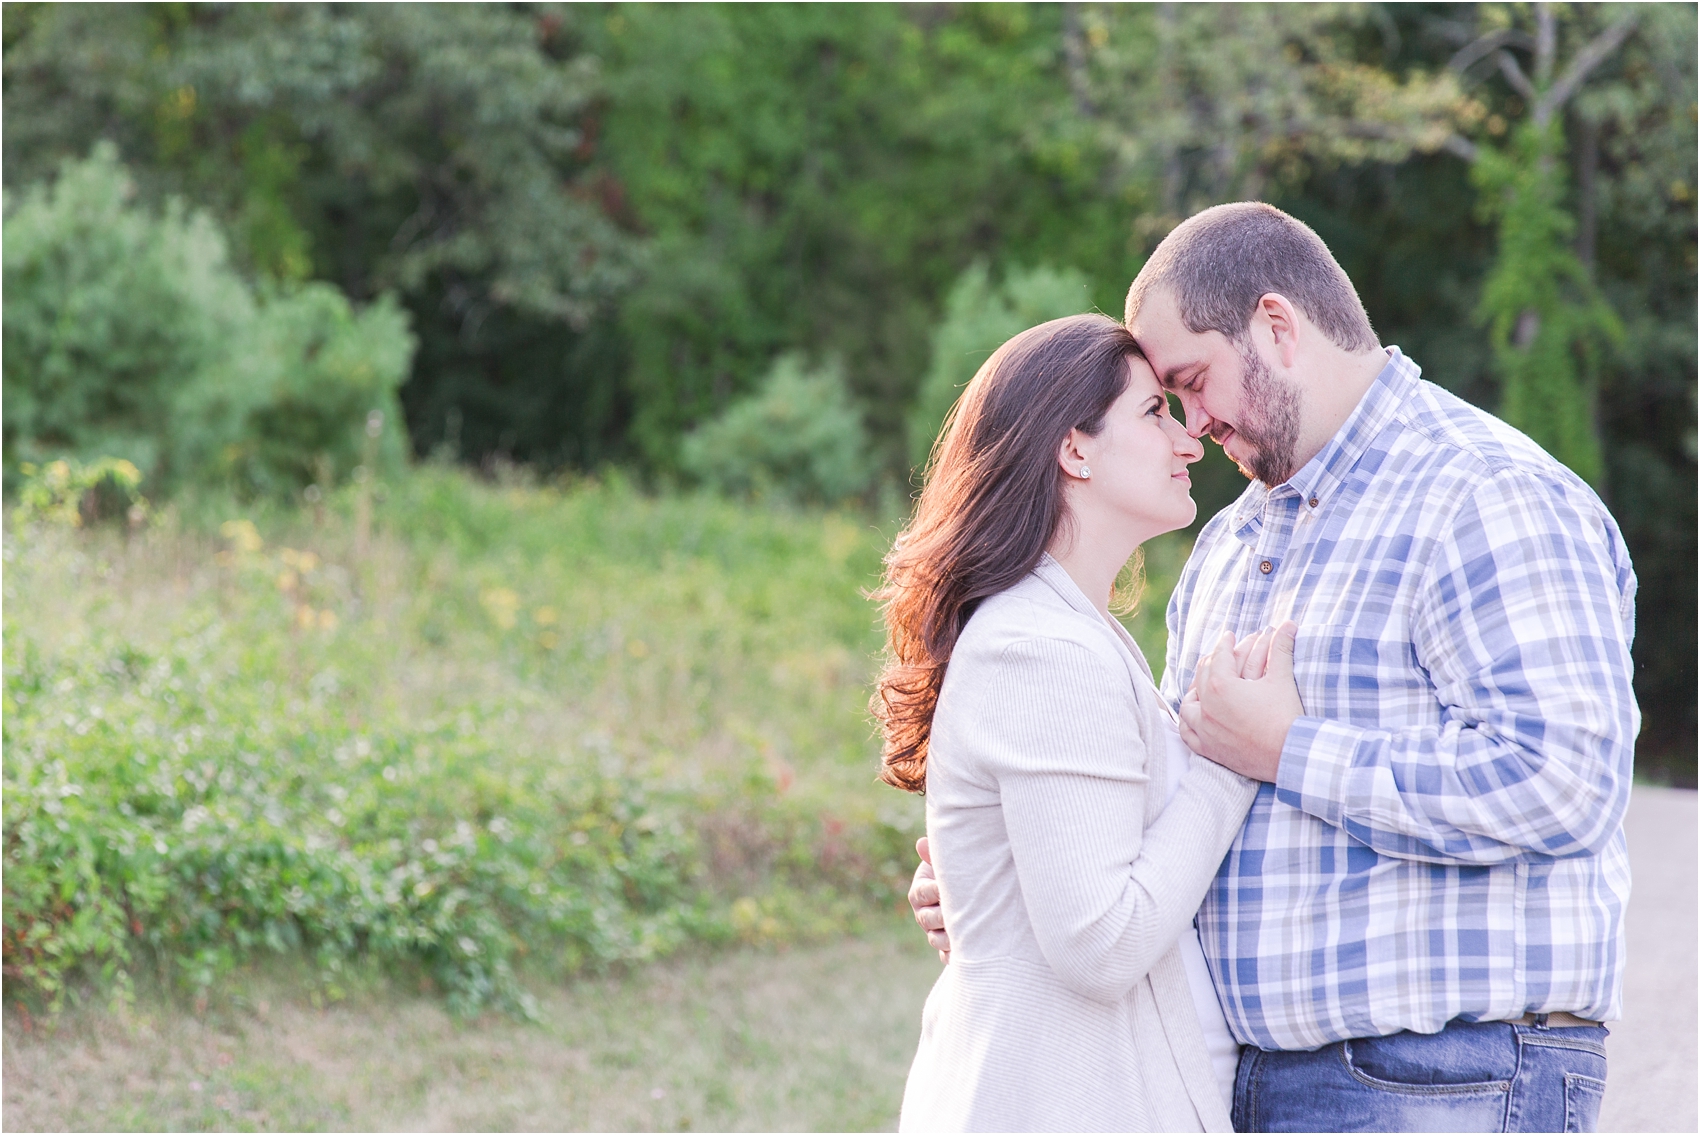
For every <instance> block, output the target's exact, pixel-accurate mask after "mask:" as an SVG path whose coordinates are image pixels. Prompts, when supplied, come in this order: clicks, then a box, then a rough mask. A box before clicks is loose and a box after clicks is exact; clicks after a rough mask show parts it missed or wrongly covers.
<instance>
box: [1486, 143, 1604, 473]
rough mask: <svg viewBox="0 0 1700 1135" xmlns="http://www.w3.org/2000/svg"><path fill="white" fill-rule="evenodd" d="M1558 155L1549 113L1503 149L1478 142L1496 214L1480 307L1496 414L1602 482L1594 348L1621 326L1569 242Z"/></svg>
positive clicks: (1570, 225) (1489, 205) (1490, 214)
mask: <svg viewBox="0 0 1700 1135" xmlns="http://www.w3.org/2000/svg"><path fill="white" fill-rule="evenodd" d="M1562 156H1563V139H1562V135H1561V132H1560V129H1559V126H1558V125H1557V124H1556V123H1555V124H1553V125H1551V126H1549V127H1547V128H1546V129H1541V128H1540V127H1538V126H1536V125H1535V124H1534V123H1533V122H1530V123H1525V124H1524V125H1522V126H1519V127H1518V128H1517V130H1516V131H1515V132H1514V133H1513V135H1512V138H1511V141H1510V144H1509V145H1508V146H1507V147H1506V148H1505V149H1504V150H1498V149H1494V148H1490V147H1483V148H1482V150H1481V151H1480V156H1479V157H1478V158H1477V160H1476V163H1475V167H1474V169H1473V170H1472V180H1473V181H1474V182H1475V184H1476V185H1477V186H1478V187H1479V188H1480V189H1481V191H1482V202H1481V211H1482V214H1483V216H1484V217H1485V218H1487V219H1497V220H1498V221H1499V250H1498V256H1497V257H1496V259H1495V261H1494V265H1493V268H1492V270H1491V271H1490V272H1489V273H1488V275H1487V278H1486V279H1485V280H1484V281H1483V282H1482V299H1481V307H1480V309H1479V312H1480V315H1481V317H1482V318H1483V319H1484V320H1485V321H1486V322H1487V323H1488V327H1489V335H1490V338H1491V341H1492V343H1493V351H1494V359H1495V362H1496V363H1497V365H1498V369H1499V373H1500V380H1501V382H1502V384H1503V387H1502V388H1503V397H1502V400H1501V403H1500V411H1499V412H1500V416H1501V417H1503V418H1504V419H1505V420H1506V421H1507V422H1510V423H1511V424H1512V425H1514V426H1516V427H1518V428H1519V429H1521V430H1523V432H1525V433H1527V434H1528V435H1529V436H1530V437H1532V438H1533V439H1534V440H1535V441H1537V442H1539V443H1540V444H1541V446H1542V447H1543V448H1545V449H1546V450H1547V452H1549V453H1551V454H1552V455H1553V456H1554V457H1556V458H1558V459H1559V460H1560V461H1562V462H1564V463H1565V464H1566V465H1568V466H1570V468H1571V469H1572V470H1574V471H1575V472H1576V474H1577V475H1578V476H1580V477H1581V478H1582V479H1583V480H1585V481H1587V482H1589V483H1590V484H1593V485H1595V486H1599V485H1601V484H1602V482H1603V480H1604V476H1605V465H1604V460H1603V458H1602V456H1601V452H1600V441H1599V436H1598V434H1597V432H1596V430H1595V425H1594V421H1595V419H1594V378H1595V376H1596V374H1597V373H1598V370H1599V352H1600V348H1601V347H1603V346H1604V345H1606V344H1608V343H1612V342H1621V341H1622V339H1623V326H1622V324H1621V323H1620V322H1619V321H1618V318H1617V316H1616V314H1615V313H1613V312H1612V310H1611V308H1610V307H1609V306H1608V305H1607V304H1606V302H1605V300H1604V299H1603V298H1602V297H1601V296H1600V293H1599V290H1598V289H1597V288H1595V287H1594V284H1593V281H1592V280H1590V279H1589V277H1588V272H1587V269H1585V268H1584V267H1583V266H1582V262H1581V261H1580V260H1579V259H1578V258H1577V256H1576V253H1575V251H1574V249H1573V246H1572V244H1571V238H1572V237H1573V236H1574V234H1575V229H1576V223H1575V221H1574V219H1573V218H1572V217H1571V216H1570V215H1569V213H1567V212H1566V211H1565V209H1564V207H1563V204H1562V202H1563V200H1564V192H1565V188H1566V185H1565V182H1566V178H1565V176H1564V167H1563V165H1562V164H1561V162H1560V160H1559V159H1560V158H1562Z"/></svg>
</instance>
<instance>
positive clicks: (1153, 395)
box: [1071, 358, 1204, 541]
mask: <svg viewBox="0 0 1700 1135" xmlns="http://www.w3.org/2000/svg"><path fill="white" fill-rule="evenodd" d="M1128 363H1129V366H1130V367H1131V370H1132V374H1131V375H1130V377H1129V380H1128V384H1127V389H1126V390H1125V391H1123V392H1122V396H1121V397H1120V398H1117V399H1116V400H1115V402H1114V403H1112V404H1111V406H1110V409H1109V411H1108V413H1106V414H1105V415H1104V428H1103V430H1102V431H1100V432H1099V434H1098V436H1097V437H1093V438H1085V437H1082V438H1080V439H1079V446H1080V452H1081V454H1082V456H1083V457H1085V459H1086V460H1085V464H1086V465H1088V466H1089V467H1090V469H1091V471H1092V476H1091V478H1090V479H1089V480H1087V481H1086V482H1084V483H1082V484H1080V485H1079V488H1080V489H1082V490H1084V491H1085V492H1086V493H1087V494H1088V495H1089V496H1091V497H1093V498H1096V500H1095V503H1096V504H1098V505H1099V506H1100V508H1101V509H1102V510H1103V512H1104V513H1105V514H1106V519H1110V520H1112V521H1113V522H1117V523H1123V522H1125V523H1126V524H1128V525H1129V526H1130V527H1132V528H1133V529H1135V530H1136V531H1137V532H1138V533H1139V539H1140V540H1141V541H1143V540H1146V539H1149V538H1150V537H1152V536H1156V535H1158V534H1159V533H1163V532H1172V531H1174V530H1175V529H1177V528H1185V527H1186V526H1187V525H1188V524H1191V523H1192V519H1193V517H1194V516H1196V515H1197V514H1198V506H1197V505H1196V504H1194V503H1193V500H1192V478H1191V477H1190V476H1188V474H1187V466H1188V465H1191V464H1192V463H1193V462H1194V461H1197V460H1198V459H1199V458H1200V457H1203V456H1204V447H1203V445H1202V444H1200V442H1199V441H1198V440H1197V439H1196V438H1194V437H1192V436H1190V435H1189V434H1188V433H1187V432H1186V427H1185V426H1183V425H1181V423H1180V422H1178V421H1176V420H1175V418H1174V416H1173V415H1172V414H1170V413H1169V400H1168V396H1167V395H1165V394H1164V393H1163V388H1162V387H1161V386H1159V385H1158V384H1157V376H1156V375H1155V374H1153V373H1152V371H1151V366H1150V364H1149V363H1147V362H1146V361H1145V360H1144V359H1140V358H1130V359H1129V360H1128ZM1071 472H1073V470H1071ZM1094 511H1097V510H1094Z"/></svg>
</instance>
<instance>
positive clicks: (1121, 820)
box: [899, 555, 1256, 1131]
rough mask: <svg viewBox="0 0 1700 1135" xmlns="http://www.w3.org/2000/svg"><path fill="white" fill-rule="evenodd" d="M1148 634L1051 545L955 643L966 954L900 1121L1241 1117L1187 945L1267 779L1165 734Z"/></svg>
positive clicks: (912, 1127)
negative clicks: (1207, 1032)
mask: <svg viewBox="0 0 1700 1135" xmlns="http://www.w3.org/2000/svg"><path fill="white" fill-rule="evenodd" d="M1166 712H1167V711H1166V710H1165V709H1164V707H1163V705H1162V703H1161V702H1160V701H1159V700H1158V695H1157V690H1156V687H1155V684H1154V683H1153V681H1152V678H1151V671H1150V668H1149V667H1148V666H1147V665H1146V662H1145V658H1144V656H1143V655H1142V654H1141V653H1140V651H1139V647H1138V645H1136V644H1135V643H1134V641H1133V639H1132V637H1131V636H1129V635H1128V633H1127V632H1126V631H1125V630H1123V629H1122V628H1121V627H1120V626H1119V625H1114V624H1112V623H1111V622H1109V621H1108V620H1106V619H1105V618H1104V617H1103V616H1101V615H1100V614H1099V613H1098V612H1097V610H1096V609H1094V608H1093V606H1092V604H1091V602H1090V601H1089V600H1087V598H1086V596H1085V595H1084V594H1082V593H1081V591H1080V589H1079V588H1078V587H1076V586H1075V584H1074V581H1073V580H1072V579H1071V578H1070V577H1069V575H1068V573H1067V572H1065V571H1064V570H1063V569H1062V567H1061V566H1060V565H1058V564H1057V562H1056V561H1055V560H1053V559H1052V558H1051V557H1050V556H1048V555H1047V556H1045V557H1044V559H1043V560H1042V561H1041V562H1040V564H1039V566H1038V568H1036V569H1035V570H1034V571H1033V573H1032V574H1031V575H1029V576H1027V578H1025V579H1024V580H1022V581H1021V582H1020V583H1018V584H1016V585H1015V586H1014V587H1012V588H1010V589H1009V590H1008V591H1005V592H1003V593H1001V594H999V595H996V596H993V597H991V598H989V599H987V600H985V601H984V602H983V603H981V605H980V607H979V608H978V609H977V610H976V611H975V612H974V614H973V617H972V618H970V619H969V621H968V625H967V627H965V628H964V630H963V632H962V636H961V638H959V639H958V641H957V644H956V648H955V650H954V651H953V652H952V654H951V659H950V665H949V668H948V669H947V671H946V674H945V681H944V687H943V689H942V690H941V692H940V694H939V702H938V710H937V713H936V715H935V716H934V718H933V732H932V742H931V747H930V751H929V754H928V757H927V836H928V839H929V840H930V842H931V845H932V856H933V863H934V866H935V868H936V870H937V872H938V876H939V888H940V893H941V895H942V901H943V906H944V916H945V925H946V927H947V928H948V929H949V931H950V939H951V954H950V964H949V965H948V966H946V967H945V969H944V972H943V973H942V974H941V975H940V977H939V979H938V982H937V984H935V985H934V986H933V991H932V993H931V994H930V995H929V996H928V998H927V1004H926V1008H925V1010H924V1011H923V1013H922V1017H921V1044H920V1048H919V1050H918V1051H917V1052H916V1053H915V1062H914V1064H913V1066H912V1067H911V1068H910V1070H909V1082H908V1086H907V1088H906V1089H905V1090H904V1093H903V1113H902V1118H901V1120H900V1124H899V1130H902V1131H1057V1130H1072V1131H1200V1130H1208V1131H1228V1130H1231V1129H1232V1128H1231V1125H1230V1122H1229V1118H1228V1112H1227V1108H1226V1106H1225V1104H1224V1102H1223V1099H1222V1094H1221V1090H1220V1088H1219V1087H1218V1086H1217V1081H1216V1079H1215V1076H1214V1075H1213V1074H1212V1071H1211V1066H1210V1060H1209V1057H1208V1055H1207V1054H1206V1051H1205V1047H1204V1038H1203V1034H1202V1032H1201V1031H1200V1029H1199V1026H1198V1016H1197V1013H1196V1011H1195V1010H1194V1007H1193V1001H1192V996H1191V992H1190V990H1189V989H1188V986H1187V981H1186V974H1185V971H1184V969H1183V968H1182V962H1181V958H1180V954H1179V952H1178V951H1177V950H1176V948H1175V945H1176V942H1177V940H1178V939H1179V937H1180V935H1181V932H1182V931H1183V930H1187V929H1188V925H1189V924H1190V923H1191V921H1192V917H1193V915H1194V913H1195V912H1196V911H1197V910H1198V904H1199V903H1200V901H1202V899H1203V897H1204V892H1205V889H1206V887H1207V886H1208V884H1209V882H1210V879H1211V877H1212V876H1213V875H1214V874H1215V872H1216V868H1217V866H1218V865H1219V864H1220V863H1221V861H1222V857H1223V856H1224V855H1225V854H1226V853H1227V850H1228V845H1229V844H1230V843H1232V842H1233V839H1234V836H1235V835H1236V834H1237V833H1238V831H1239V829H1240V824H1241V823H1242V822H1243V821H1244V819H1245V815H1246V811H1247V809H1249V808H1250V806H1251V800H1252V797H1253V796H1254V795H1255V794H1256V785H1255V784H1253V783H1252V782H1251V781H1248V780H1245V779H1244V778H1242V777H1239V776H1236V775H1234V774H1233V773H1231V772H1228V771H1227V770H1226V769H1223V768H1222V767H1221V766H1219V765H1216V764H1213V763H1212V762H1210V761H1207V760H1202V759H1200V760H1196V761H1194V762H1193V764H1192V767H1191V769H1190V770H1189V771H1188V772H1187V774H1186V777H1185V779H1184V780H1183V781H1182V783H1181V786H1180V789H1179V791H1178V792H1177V794H1176V795H1175V798H1174V800H1173V802H1171V803H1170V804H1169V805H1168V806H1167V807H1164V805H1163V785H1164V770H1163V763H1164V760H1165V745H1164V740H1163V736H1162V733H1161V729H1162V727H1163V726H1162V716H1163V714H1165V713H1166Z"/></svg>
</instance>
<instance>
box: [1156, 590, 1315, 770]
mask: <svg viewBox="0 0 1700 1135" xmlns="http://www.w3.org/2000/svg"><path fill="white" fill-rule="evenodd" d="M1298 633H1299V628H1298V624H1297V623H1295V622H1293V621H1292V620H1290V619H1289V620H1288V621H1287V622H1284V623H1282V624H1281V625H1280V626H1278V627H1269V628H1267V629H1265V630H1262V631H1259V632H1258V633H1257V634H1255V635H1252V636H1250V637H1249V638H1247V639H1246V640H1245V641H1244V642H1239V643H1236V642H1235V641H1234V636H1233V635H1232V634H1231V633H1229V632H1228V631H1223V632H1222V637H1221V638H1220V639H1218V640H1217V642H1216V649H1215V650H1212V651H1211V652H1210V653H1209V654H1206V655H1205V656H1204V657H1203V658H1201V659H1199V662H1198V669H1197V670H1196V671H1195V672H1194V674H1193V679H1192V688H1191V689H1189V690H1187V692H1186V697H1185V698H1183V699H1182V700H1181V709H1180V726H1181V740H1183V741H1185V742H1186V747H1187V748H1189V749H1191V750H1192V751H1193V752H1195V753H1197V754H1198V755H1199V756H1201V757H1208V758H1209V759H1211V760H1213V761H1215V762H1216V763H1217V764H1219V765H1221V766H1223V767H1224V768H1228V769H1232V770H1233V771H1234V772H1237V773H1239V774H1240V775H1241V776H1244V777H1248V778H1250V779H1251V780H1262V781H1267V782H1269V783H1274V781H1275V774H1276V771H1277V770H1278V769H1279V768H1280V767H1281V749H1282V747H1283V746H1285V745H1286V743H1287V731H1288V730H1290V729H1292V727H1293V722H1295V721H1297V720H1298V719H1299V718H1300V717H1301V716H1303V714H1304V706H1303V705H1302V704H1301V703H1300V701H1299V687H1298V685H1297V684H1296V683H1295V682H1294V681H1293V645H1294V643H1295V642H1296V641H1297V640H1298Z"/></svg>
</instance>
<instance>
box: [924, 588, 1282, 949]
mask: <svg viewBox="0 0 1700 1135" xmlns="http://www.w3.org/2000/svg"><path fill="white" fill-rule="evenodd" d="M1298 634H1299V628H1298V624H1296V623H1294V622H1292V621H1290V620H1289V621H1288V622H1285V623H1282V624H1281V625H1280V626H1279V627H1277V628H1273V629H1271V630H1265V631H1262V632H1260V633H1259V634H1257V635H1254V636H1253V637H1251V638H1248V639H1246V640H1245V642H1243V643H1239V644H1237V645H1236V644H1235V642H1234V636H1233V635H1232V634H1229V633H1227V632H1225V631H1224V632H1223V634H1222V638H1221V640H1220V641H1218V642H1217V644H1216V649H1215V650H1213V651H1211V652H1210V653H1209V654H1207V655H1205V657H1204V658H1203V659H1202V660H1200V662H1199V664H1198V672H1197V674H1196V675H1195V677H1194V678H1193V683H1192V689H1190V690H1188V691H1187V693H1186V698H1185V699H1184V700H1183V701H1182V702H1181V712H1180V718H1181V740H1183V741H1185V742H1186V744H1187V747H1188V748H1189V749H1191V750H1192V751H1193V752H1195V753H1197V754H1199V755H1200V756H1203V757H1208V758H1210V759H1211V760H1213V761H1215V762H1216V763H1217V764H1219V765H1222V766H1224V767H1226V768H1230V769H1232V770H1233V771H1235V772H1237V773H1239V774H1240V775H1241V776H1245V777H1250V778H1251V779H1252V780H1262V781H1268V782H1270V783H1274V781H1275V774H1276V772H1277V770H1279V769H1280V767H1281V747H1282V746H1283V745H1285V744H1286V743H1287V731H1288V730H1289V729H1291V728H1292V727H1293V722H1294V721H1297V720H1298V719H1299V718H1300V717H1302V716H1303V715H1304V706H1303V704H1301V703H1300V701H1299V687H1298V685H1297V684H1296V683H1295V682H1294V681H1293V644H1294V642H1295V641H1297V639H1298ZM911 894H913V892H911ZM918 913H919V912H917V915H918Z"/></svg>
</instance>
